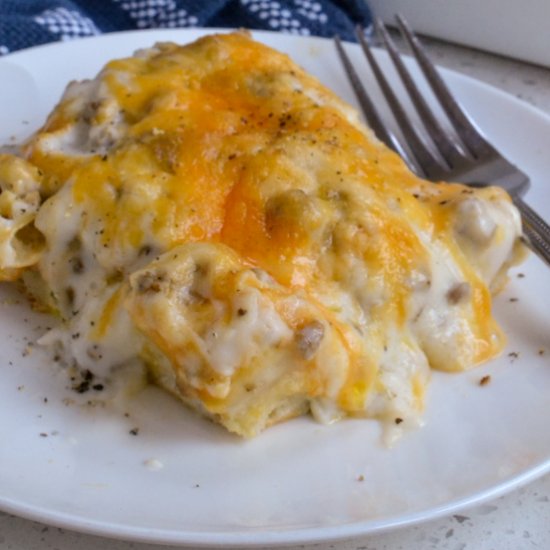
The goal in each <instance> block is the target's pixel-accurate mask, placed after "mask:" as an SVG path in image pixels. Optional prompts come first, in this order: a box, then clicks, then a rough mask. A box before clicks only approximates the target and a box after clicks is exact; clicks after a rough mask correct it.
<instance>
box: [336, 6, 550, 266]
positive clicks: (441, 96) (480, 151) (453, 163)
mask: <svg viewBox="0 0 550 550" xmlns="http://www.w3.org/2000/svg"><path fill="white" fill-rule="evenodd" d="M396 19H397V24H398V27H399V30H400V31H401V34H402V35H403V36H404V38H405V40H406V41H407V42H408V44H409V46H410V47H411V50H412V52H413V55H414V57H415V58H416V61H417V62H418V64H419V65H420V68H421V69H422V72H423V73H424V76H425V77H426V80H427V81H428V83H429V85H430V86H431V89H432V91H433V92H434V95H435V97H436V98H437V99H438V101H439V103H440V105H441V107H442V109H443V111H444V112H445V113H446V115H447V117H448V119H449V122H450V123H451V125H452V127H453V129H454V132H455V134H456V135H454V134H453V133H451V132H449V131H447V130H445V129H444V128H443V126H442V125H441V123H440V122H439V121H438V119H437V117H436V116H435V114H434V113H433V111H432V109H431V108H430V107H429V106H428V103H427V101H426V100H425V99H424V97H423V95H422V93H421V92H420V90H419V88H418V87H417V86H416V84H415V82H414V80H413V78H412V76H411V74H410V72H409V70H408V69H407V67H406V66H405V64H404V63H403V61H402V59H401V57H400V54H399V52H398V50H397V48H396V46H395V43H394V42H393V40H392V39H391V37H390V35H389V33H388V32H387V30H386V28H385V26H384V24H383V23H382V22H381V21H377V22H376V28H377V31H378V33H379V35H380V36H381V38H382V42H383V44H384V46H385V48H386V50H387V52H388V54H389V55H390V58H391V60H392V61H393V64H394V65H395V68H396V69H397V72H398V74H399V76H400V78H401V80H402V82H403V84H404V86H405V89H406V90H407V92H408V94H409V96H410V98H411V101H412V103H413V105H414V106H415V108H416V110H417V112H418V115H419V117H420V120H421V122H422V124H423V126H424V128H425V134H427V136H428V138H429V140H430V142H431V144H432V146H431V147H430V145H429V143H430V142H429V141H427V140H426V138H425V136H424V135H423V133H421V132H420V131H419V129H418V128H417V127H416V126H415V125H414V124H413V123H412V122H411V119H410V118H409V116H408V115H407V113H406V111H405V109H404V108H403V106H402V105H401V103H400V101H399V99H398V98H397V96H396V95H395V93H394V92H393V90H392V88H391V86H390V84H389V83H388V80H387V79H386V77H385V76H384V74H383V72H382V70H381V68H380V66H379V64H378V63H377V61H376V59H375V57H374V55H373V53H372V51H371V49H370V47H369V45H368V43H367V41H366V40H365V36H364V34H363V32H362V30H361V28H359V27H358V28H357V29H356V35H357V38H358V40H359V43H360V44H361V47H362V49H363V52H364V53H365V56H366V58H367V60H368V62H369V64H370V66H371V68H372V71H373V73H374V76H375V78H376V80H377V82H378V84H379V86H380V89H381V90H382V93H383V94H384V97H385V99H386V101H387V103H388V105H389V106H390V108H391V110H392V112H393V114H394V117H395V119H396V121H397V123H398V125H399V127H400V129H401V132H402V134H403V137H404V139H405V140H406V142H407V145H408V147H406V146H403V145H402V144H401V143H400V142H399V140H398V139H397V137H396V136H395V135H394V134H393V133H392V132H391V131H390V130H389V128H388V126H387V125H386V124H384V122H383V121H382V119H381V117H380V115H379V114H378V112H377V110H376V108H375V106H374V104H373V102H372V100H371V99H370V97H369V95H368V93H367V91H366V90H365V88H364V86H363V84H362V83H361V80H360V79H359V77H358V75H357V72H356V71H355V69H354V67H353V65H352V63H351V61H350V59H349V57H348V56H347V54H346V52H345V50H344V48H343V46H342V43H341V41H340V39H339V37H338V36H336V37H335V44H336V48H337V50H338V53H339V55H340V58H341V60H342V63H343V65H344V68H345V70H346V73H347V75H348V77H349V79H350V83H351V85H352V87H353V89H354V91H355V94H356V96H357V99H358V101H359V104H360V105H361V108H362V110H363V113H364V115H365V117H366V119H367V121H368V123H369V125H370V126H371V128H372V129H373V131H374V133H375V134H376V136H377V137H378V138H379V139H380V140H381V141H383V142H384V143H385V144H386V145H388V146H389V147H391V148H392V149H394V150H395V151H397V153H399V154H400V155H401V156H402V157H403V158H404V160H405V162H407V164H408V165H409V167H410V168H411V169H412V170H413V171H414V172H416V173H417V174H418V175H420V176H422V177H425V178H427V179H429V180H432V181H443V180H446V181H455V182H461V183H465V184H468V185H472V186H475V187H483V186H488V185H498V186H501V187H503V188H504V189H506V191H508V193H509V194H510V196H511V198H512V201H513V203H514V204H515V205H516V207H517V208H518V210H519V211H520V213H521V217H522V224H523V234H524V235H523V237H524V242H525V244H527V246H529V247H530V248H531V249H532V250H533V251H534V252H535V253H536V254H537V255H538V256H539V257H540V258H541V259H542V260H544V261H545V262H546V263H547V264H548V265H550V226H549V225H548V224H547V223H546V222H545V221H544V220H543V219H542V218H541V217H540V216H539V215H538V214H537V213H536V212H535V211H534V210H533V209H532V208H531V207H530V206H529V205H528V204H527V203H526V202H525V201H524V200H523V199H522V195H523V194H524V193H525V192H526V191H527V189H528V187H529V185H530V183H529V177H528V176H527V174H525V173H524V172H522V171H521V170H519V169H518V168H517V167H516V166H514V165H513V164H512V163H511V162H509V161H508V160H507V159H505V158H504V157H503V156H502V155H501V154H500V153H499V152H498V151H497V150H496V149H495V148H494V147H493V146H492V145H491V144H490V143H489V142H488V141H487V140H486V139H485V138H484V137H483V135H482V134H481V133H480V132H479V130H478V129H477V128H476V126H475V125H474V124H473V123H472V121H471V120H470V119H469V117H468V115H467V114H466V113H465V112H464V110H463V109H462V108H461V107H460V105H459V104H458V103H457V101H456V100H455V98H454V97H453V95H452V94H451V92H450V91H449V89H448V87H447V85H446V84H445V82H444V81H443V79H442V78H441V76H440V75H439V73H438V72H437V69H436V68H435V66H434V65H433V64H432V62H431V61H430V60H429V58H428V56H427V54H426V52H425V50H424V48H423V46H422V45H421V44H420V41H419V39H418V37H417V36H416V35H415V34H414V33H413V32H412V30H411V29H410V27H409V25H408V23H407V22H406V21H405V19H404V18H403V17H401V16H399V15H398V16H397V17H396ZM457 137H458V139H457ZM434 146H435V147H434ZM411 153H412V156H411Z"/></svg>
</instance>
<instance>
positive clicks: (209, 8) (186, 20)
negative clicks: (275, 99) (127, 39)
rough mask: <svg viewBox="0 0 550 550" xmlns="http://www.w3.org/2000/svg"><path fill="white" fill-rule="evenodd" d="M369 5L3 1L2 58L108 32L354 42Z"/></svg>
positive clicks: (331, 1) (262, 0)
mask: <svg viewBox="0 0 550 550" xmlns="http://www.w3.org/2000/svg"><path fill="white" fill-rule="evenodd" d="M356 25H361V26H362V27H363V28H364V29H366V30H367V31H368V29H369V28H370V27H371V15H370V12H369V9H368V7H367V4H366V0H0V55H5V54H8V53H10V52H13V51H15V50H19V49H21V48H28V47H30V46H36V45H39V44H45V43H47V42H53V41H56V40H71V39H74V38H80V37H84V36H93V35H97V34H101V33H104V32H112V31H122V30H131V29H151V28H176V27H180V28H181V27H245V28H249V29H265V30H272V31H281V32H287V33H292V34H301V35H316V36H333V35H334V34H339V35H340V36H341V37H342V38H344V39H346V40H354V34H353V31H354V27H355V26H356Z"/></svg>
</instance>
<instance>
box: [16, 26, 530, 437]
mask: <svg viewBox="0 0 550 550" xmlns="http://www.w3.org/2000/svg"><path fill="white" fill-rule="evenodd" d="M87 86H88V87H87V88H86V87H85V88H82V89H81V88H78V89H76V91H75V90H73V91H71V89H69V91H68V92H67V94H66V96H65V97H64V99H63V100H62V101H61V103H60V104H59V105H58V106H57V107H56V109H55V110H54V112H53V113H52V114H51V115H50V117H49V119H48V121H47V123H46V124H45V126H44V127H43V128H42V129H41V130H40V131H39V132H38V133H37V134H36V135H35V136H34V137H33V138H32V139H31V140H30V141H29V142H28V143H27V144H26V145H25V148H24V154H25V156H26V158H27V159H28V161H29V162H30V163H32V164H33V165H34V166H36V167H38V169H40V170H41V171H42V172H43V173H44V182H45V183H44V184H43V194H44V195H45V196H49V197H50V199H49V200H48V201H47V202H46V203H45V204H44V207H43V212H40V213H39V214H38V217H37V222H36V226H37V227H38V229H39V230H40V231H42V232H43V233H44V235H45V238H46V241H48V240H51V241H56V242H57V243H58V246H57V248H56V247H53V246H50V247H49V252H47V253H46V254H45V255H44V256H43V258H42V260H41V263H40V264H39V266H38V269H39V270H40V271H41V273H42V276H43V278H44V279H45V281H46V283H47V284H48V285H49V286H51V287H53V288H54V293H55V295H56V296H57V297H58V300H59V302H60V309H61V311H62V312H64V316H65V317H66V320H67V322H68V323H71V322H73V321H71V317H72V316H73V313H71V311H72V310H73V309H78V310H79V311H80V309H81V306H82V308H84V306H85V304H87V303H88V302H89V300H90V299H91V298H90V295H89V294H87V293H86V292H84V291H82V290H81V286H79V285H80V283H79V282H78V281H79V279H78V277H77V275H78V276H80V274H78V273H76V271H75V270H74V269H73V272H69V271H68V270H67V268H63V269H64V271H60V269H61V268H59V267H55V265H54V263H55V262H56V261H59V257H55V255H56V254H57V255H59V254H61V255H62V256H63V255H65V256H63V257H64V258H65V260H67V261H68V262H69V263H71V262H72V264H71V265H73V268H74V264H75V261H74V254H73V256H70V254H69V253H68V252H66V251H65V249H66V247H65V248H63V243H62V242H63V241H65V242H69V241H71V240H72V242H74V241H75V240H76V242H77V244H78V246H77V248H78V262H80V263H81V264H83V265H84V266H85V267H86V269H90V270H91V272H93V273H95V275H94V277H95V279H94V281H96V282H95V284H98V285H99V286H97V288H99V289H101V288H102V286H101V285H104V286H105V285H106V286H107V287H109V285H112V284H116V285H119V286H120V288H119V289H118V290H117V291H115V292H114V293H113V292H112V289H110V290H109V292H108V296H109V298H108V297H107V294H106V295H105V296H104V297H102V296H103V294H101V292H102V291H100V290H98V291H97V292H96V294H94V298H93V299H95V300H96V301H97V302H98V303H102V304H103V305H102V306H101V307H99V310H100V312H99V313H98V312H97V311H96V310H93V311H94V315H97V314H98V315H99V321H98V323H99V324H98V326H96V328H95V331H93V332H90V341H93V342H95V343H96V344H98V343H101V338H102V337H103V336H102V335H103V334H106V333H108V332H109V326H110V323H111V322H112V323H114V322H115V321H113V319H114V318H115V317H116V315H115V313H117V312H118V313H117V315H118V317H117V319H118V320H117V321H116V322H117V323H124V322H127V323H129V324H128V326H129V327H130V328H129V329H128V330H133V331H135V330H136V329H137V333H138V334H139V337H140V338H142V340H140V342H141V343H140V344H139V345H138V348H139V351H138V353H140V354H141V355H142V356H143V357H146V359H147V361H148V363H150V364H151V365H152V366H151V368H152V369H153V371H154V372H157V374H158V376H157V377H158V379H159V381H160V382H161V383H162V384H163V385H165V386H167V387H169V389H171V390H172V391H174V392H175V393H177V394H178V395H180V397H182V398H183V399H184V400H185V401H187V402H189V403H191V404H192V405H193V406H195V407H197V408H199V409H200V410H202V411H203V412H204V413H205V414H207V415H209V416H211V417H213V418H215V419H216V420H218V421H220V422H221V423H222V424H224V425H226V426H227V427H228V428H229V429H231V430H233V431H236V432H237V433H243V434H245V435H252V434H255V433H257V432H258V431H259V430H261V429H262V428H263V427H265V426H266V425H268V424H270V423H273V422H276V421H279V420H281V419H284V418H286V417H287V416H293V415H296V414H301V413H303V412H306V411H307V410H308V409H309V408H311V409H312V410H313V411H314V412H315V411H317V415H318V416H320V417H323V418H326V417H327V415H328V417H330V418H337V417H340V416H345V415H347V414H365V415H367V416H368V415H371V416H379V417H383V418H389V419H390V420H392V419H393V418H394V417H396V416H399V417H402V416H408V417H414V415H415V414H416V413H417V412H418V411H420V410H421V408H422V396H423V392H424V387H425V384H426V381H427V376H428V364H429V365H430V366H432V367H435V368H442V369H448V370H460V369H464V368H467V367H470V366H472V365H474V364H477V363H479V362H481V361H485V360H487V359H489V358H491V357H492V356H494V355H495V354H496V353H498V352H499V351H500V349H501V348H502V345H503V339H502V335H501V333H500V331H499V329H498V327H497V325H496V323H495V321H494V319H493V318H492V316H491V296H490V291H489V289H488V286H489V285H491V284H492V283H493V282H494V281H495V280H497V279H498V278H499V277H500V276H501V275H502V273H503V272H504V271H505V268H506V267H507V265H508V264H509V263H510V258H511V257H512V256H513V255H514V250H515V249H516V248H517V241H518V237H519V234H520V226H519V221H518V218H517V213H515V211H514V208H513V206H511V204H510V202H509V199H508V197H507V196H506V195H505V193H504V192H502V191H500V190H498V189H483V190H475V191H474V190H470V189H466V188H464V187H463V186H460V185H434V184H432V183H429V182H426V181H423V180H421V179H419V178H417V177H416V176H415V175H413V174H412V173H411V172H410V171H409V170H408V169H407V167H406V166H405V164H404V163H403V162H402V160H401V159H400V158H399V157H398V156H397V155H396V154H395V153H393V152H391V151H389V150H388V149H387V148H386V147H384V146H383V145H382V144H381V143H379V142H378V141H377V140H376V139H375V138H374V137H373V135H372V134H371V132H370V131H369V130H368V129H367V128H365V127H364V126H363V125H362V124H361V123H360V122H359V120H358V117H357V115H356V113H355V111H354V110H353V109H351V108H350V107H349V106H348V105H346V104H345V103H343V102H342V101H341V100H340V99H338V98H337V97H336V96H335V95H334V94H333V93H332V92H330V91H329V90H327V89H326V88H324V87H323V86H322V85H321V84H319V83H318V82H317V81H316V80H315V79H314V78H313V77H312V76H310V75H308V74H307V73H305V72H304V71H303V70H302V69H301V68H299V67H297V66H296V65H295V64H294V63H292V61H290V59H289V58H288V57H287V56H285V55H283V54H280V53H278V52H275V51H273V50H271V49H269V48H267V47H266V46H264V45H262V44H260V43H257V42H254V41H253V40H252V39H251V38H250V37H249V36H248V35H246V34H244V33H232V34H226V35H214V36H209V37H205V38H203V39H200V40H198V41H197V42H195V43H193V44H190V45H187V46H184V47H181V46H177V45H175V44H160V45H157V46H156V47H155V48H154V49H152V50H149V51H146V52H144V53H142V54H140V55H137V56H134V57H131V58H128V59H122V60H115V61H111V62H109V63H108V64H107V65H106V66H105V68H104V69H103V70H102V72H101V73H100V75H99V76H98V78H97V79H96V80H95V81H93V83H92V84H88V85H87ZM83 90H84V91H83ZM467 201H470V202H469V203H468V202H467ZM468 205H470V206H468ZM461 209H462V210H464V211H467V212H474V214H475V212H478V214H475V215H474V214H472V216H474V218H472V219H473V222H472V224H469V223H465V224H463V226H461V225H460V223H461V220H462V221H463V220H464V214H463V213H461V212H462V210H461ZM476 209H477V210H476ZM480 212H481V213H480ZM476 215H477V218H476V217H475V216H476ZM484 216H485V218H486V219H485V218H484ZM61 219H70V222H69V221H67V222H66V226H67V227H70V229H67V231H66V232H65V233H62V232H61V230H60V229H59V228H58V229H56V230H55V231H54V230H53V229H52V226H54V225H56V224H57V225H59V223H60V220H61ZM476 224H477V225H476ZM483 224H485V225H483ZM491 224H493V225H494V226H495V227H496V229H495V228H493V230H492V233H491V227H490V226H491ZM470 226H471V227H477V226H479V228H478V229H479V230H478V232H477V233H476V234H473V233H472V231H473V230H472V229H471V227H470ZM502 226H505V228H504V229H502ZM484 231H485V232H484ZM498 231H501V233H502V235H503V236H502V238H501V239H500V242H498V243H497V242H496V241H497V240H498V239H497V238H496V237H495V235H496V234H497V233H498ZM59 242H61V243H62V244H61V245H59ZM193 243H195V245H196V246H195V245H193ZM52 250H56V251H57V252H52ZM161 254H162V256H160V257H159V255H161ZM477 258H481V260H479V262H478V260H477ZM56 265H57V264H56ZM76 265H80V264H78V263H77V264H76ZM197 273H198V274H199V275H197ZM258 274H259V275H258ZM98 277H99V278H103V279H105V280H108V281H111V282H109V283H101V284H100V283H97V280H96V279H97V278H98ZM197 277H198V278H197ZM90 280H91V276H89V278H88V279H86V281H87V283H86V284H88V283H90ZM113 281H115V282H114V283H113ZM67 285H68V286H70V287H71V289H72V290H71V292H72V293H73V294H74V293H75V289H76V298H75V297H74V296H73V297H72V298H71V297H70V296H69V298H63V295H64V294H66V293H67V292H66V287H67ZM79 289H80V290H79ZM119 291H120V292H119ZM92 294H93V293H92ZM182 295H185V296H186V297H187V298H186V299H185V300H184V302H181V296H182ZM121 296H127V297H126V298H125V299H124V300H123V299H122V298H121ZM243 296H245V297H246V300H245V301H246V303H247V304H249V306H250V307H252V309H253V310H254V311H255V312H256V313H255V315H256V321H255V323H252V324H250V326H248V325H246V321H245V319H244V316H246V315H247V314H248V310H247V309H246V308H245V307H244V306H242V307H236V306H235V304H237V303H239V300H244V298H242V297H243ZM102 300H103V302H102ZM69 302H71V303H70V304H69ZM74 302H76V303H77V305H79V308H76V306H75V305H74ZM182 304H183V305H182ZM86 307H88V306H86ZM247 307H248V306H247ZM119 310H120V311H119ZM243 311H244V312H245V313H242V312H243ZM79 315H80V316H82V315H84V314H83V313H78V314H76V315H75V317H78V316H79ZM89 315H91V313H90V314H89ZM124 319H126V320H124ZM76 322H77V321H74V323H76ZM78 322H79V323H80V322H81V321H78ZM121 326H122V325H121ZM125 326H126V325H125ZM243 327H244V328H243ZM239 331H242V339H245V340H247V339H248V340H249V349H248V350H247V349H245V348H242V342H238V341H237V340H235V338H234V336H232V335H233V334H237V333H239V334H240V332H239ZM220 342H222V343H220ZM223 346H226V347H225V348H224V347H223ZM241 348H242V349H241ZM443 348H446V349H447V350H449V351H450V353H446V354H444V353H443V352H442V349H443ZM235 350H238V351H235ZM250 350H252V351H250ZM224 354H226V355H227V357H230V356H231V357H233V359H231V360H229V359H227V360H224V359H223V357H224ZM224 361H225V362H224ZM232 361H233V363H232ZM229 364H231V365H233V366H232V367H231V368H230V367H228V365H229ZM269 372H272V373H278V376H277V377H273V376H271V375H270V374H269ZM392 377H393V378H392ZM400 377H401V378H400ZM395 379H397V380H398V381H397V382H395ZM245 386H246V387H254V389H253V390H243V387H245ZM257 388H262V390H261V391H260V390H258V389H257ZM401 393H402V396H401V397H399V396H400V395H401ZM398 394H399V395H398ZM396 395H397V396H398V397H395V396H396ZM252 411H255V412H254V413H253V412H252ZM327 411H328V412H327ZM325 413H326V414H325Z"/></svg>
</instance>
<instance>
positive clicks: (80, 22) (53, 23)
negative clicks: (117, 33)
mask: <svg viewBox="0 0 550 550" xmlns="http://www.w3.org/2000/svg"><path fill="white" fill-rule="evenodd" d="M34 22H35V23H37V24H38V25H40V26H41V27H44V28H45V29H47V30H48V31H50V32H51V33H54V34H58V35H59V36H60V38H61V39H62V40H70V39H72V38H80V37H82V36H94V35H96V34H99V33H100V32H99V29H98V28H97V27H96V26H95V25H94V22H93V21H92V20H91V19H88V17H84V16H83V15H81V14H80V13H78V12H77V11H74V10H68V9H66V8H54V9H51V10H45V11H43V12H42V13H41V14H40V15H37V16H36V17H35V18H34Z"/></svg>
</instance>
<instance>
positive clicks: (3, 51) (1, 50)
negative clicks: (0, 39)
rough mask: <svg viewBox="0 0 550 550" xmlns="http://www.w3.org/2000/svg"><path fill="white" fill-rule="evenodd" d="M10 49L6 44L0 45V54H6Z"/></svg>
mask: <svg viewBox="0 0 550 550" xmlns="http://www.w3.org/2000/svg"><path fill="white" fill-rule="evenodd" d="M9 53H10V50H9V49H8V47H7V46H0V55H8V54H9Z"/></svg>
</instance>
